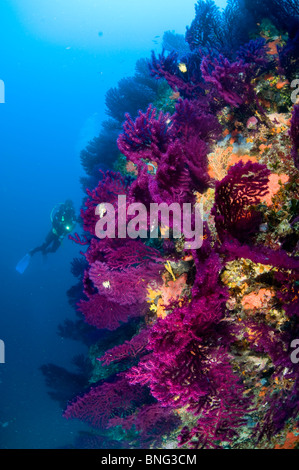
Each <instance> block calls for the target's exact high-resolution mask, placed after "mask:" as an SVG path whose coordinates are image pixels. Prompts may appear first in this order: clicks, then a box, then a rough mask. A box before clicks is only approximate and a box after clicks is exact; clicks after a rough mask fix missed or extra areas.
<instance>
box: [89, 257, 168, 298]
mask: <svg viewBox="0 0 299 470" xmlns="http://www.w3.org/2000/svg"><path fill="white" fill-rule="evenodd" d="M159 270H160V268H159V266H155V265H153V266H151V267H148V268H147V269H146V270H145V269H144V266H142V265H141V266H130V267H129V268H124V269H122V270H112V269H109V267H108V265H107V264H106V263H102V262H100V261H95V262H94V263H93V264H92V265H91V267H90V269H89V278H90V279H91V280H92V282H93V284H94V286H95V287H96V288H97V290H98V292H99V294H100V295H103V296H104V297H106V298H107V299H109V300H110V301H112V302H117V303H118V304H119V305H130V304H135V303H142V302H143V301H145V298H146V291H147V286H148V284H149V283H155V278H158V273H159Z"/></svg>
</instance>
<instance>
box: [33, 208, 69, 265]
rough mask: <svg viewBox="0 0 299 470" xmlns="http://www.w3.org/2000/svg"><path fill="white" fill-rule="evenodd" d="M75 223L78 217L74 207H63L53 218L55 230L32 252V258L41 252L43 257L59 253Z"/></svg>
mask: <svg viewBox="0 0 299 470" xmlns="http://www.w3.org/2000/svg"><path fill="white" fill-rule="evenodd" d="M75 223H76V215H75V210H74V208H73V206H72V205H67V206H66V205H62V206H61V208H60V209H59V210H58V211H57V212H56V214H55V215H54V217H53V221H52V225H53V228H52V230H51V231H50V232H49V233H48V235H47V237H46V239H45V241H44V243H43V244H42V245H40V246H37V247H36V248H34V249H33V250H31V251H30V252H29V254H30V255H31V256H32V255H34V254H35V253H37V252H38V251H41V252H42V254H43V255H46V254H48V253H54V252H55V251H57V250H58V248H59V247H60V245H61V242H62V240H63V239H64V237H65V236H66V235H67V233H69V232H70V230H72V228H73V227H74V225H75Z"/></svg>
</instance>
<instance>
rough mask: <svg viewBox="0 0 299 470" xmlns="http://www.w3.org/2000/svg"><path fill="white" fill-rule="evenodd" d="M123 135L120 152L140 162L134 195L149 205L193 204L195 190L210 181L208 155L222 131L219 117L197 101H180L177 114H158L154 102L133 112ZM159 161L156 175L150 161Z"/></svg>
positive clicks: (204, 187) (119, 144)
mask: <svg viewBox="0 0 299 470" xmlns="http://www.w3.org/2000/svg"><path fill="white" fill-rule="evenodd" d="M123 128H124V132H123V133H122V134H120V136H119V138H118V146H119V149H120V151H121V152H122V153H123V154H124V155H125V156H126V157H127V158H128V159H129V160H131V161H133V162H134V163H135V164H137V168H138V176H137V179H136V180H135V181H134V183H133V184H132V186H131V191H130V195H131V198H132V199H133V200H134V198H135V201H136V202H142V203H144V204H145V205H146V206H148V205H149V204H150V202H155V203H161V202H166V203H168V204H171V203H172V202H179V203H182V202H194V196H193V193H194V191H199V192H203V191H204V190H205V189H206V188H207V187H208V186H209V182H210V177H209V175H208V160H207V154H208V152H209V149H210V145H211V144H212V142H213V141H215V140H217V138H219V136H220V135H221V126H220V124H219V122H218V120H217V118H216V117H214V116H213V115H212V114H209V113H207V112H203V111H201V110H200V108H199V107H198V106H197V102H194V103H192V102H190V101H188V100H180V101H179V102H178V104H177V106H176V112H175V114H174V115H173V116H170V115H168V114H165V115H164V114H163V113H161V112H160V113H159V114H157V111H156V110H155V108H152V107H151V106H150V107H149V108H148V110H147V112H146V113H142V112H141V111H140V112H139V116H138V118H137V119H136V120H135V122H133V120H132V119H131V117H130V116H128V115H127V119H126V121H125V123H124V125H123ZM151 162H155V163H156V164H157V169H156V171H155V174H149V173H148V171H147V167H146V164H147V163H151Z"/></svg>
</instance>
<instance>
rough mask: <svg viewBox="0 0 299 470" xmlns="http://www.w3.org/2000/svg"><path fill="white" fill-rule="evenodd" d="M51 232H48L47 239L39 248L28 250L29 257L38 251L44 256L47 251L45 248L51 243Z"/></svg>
mask: <svg viewBox="0 0 299 470" xmlns="http://www.w3.org/2000/svg"><path fill="white" fill-rule="evenodd" d="M53 236H54V234H53V232H52V231H51V232H49V233H48V235H47V237H46V240H45V241H44V243H43V244H42V245H40V246H37V247H36V248H34V249H33V250H30V251H29V254H30V255H31V256H33V255H34V254H35V253H37V252H38V251H41V252H42V253H43V254H45V252H46V250H47V247H48V246H49V245H50V243H52V240H53Z"/></svg>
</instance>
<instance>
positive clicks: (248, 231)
mask: <svg viewBox="0 0 299 470" xmlns="http://www.w3.org/2000/svg"><path fill="white" fill-rule="evenodd" d="M269 175H270V170H268V169H267V167H266V166H265V165H260V164H259V163H252V162H250V161H249V162H247V163H245V164H244V163H243V162H242V161H240V162H239V163H237V164H236V165H234V166H233V167H231V168H230V169H229V171H228V174H227V176H226V177H225V178H224V179H223V180H221V181H217V182H216V190H215V204H214V206H213V209H212V215H214V217H215V225H216V229H217V233H218V236H219V237H220V239H221V240H222V241H224V239H225V238H227V237H229V236H231V237H233V238H236V239H237V240H240V241H245V240H246V239H249V238H250V235H252V234H253V233H255V232H256V231H257V230H258V228H259V224H260V220H261V219H260V214H259V213H258V212H257V211H256V210H255V209H254V208H253V206H255V205H258V204H259V203H261V202H262V199H263V196H265V195H266V194H267V192H268V182H269Z"/></svg>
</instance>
